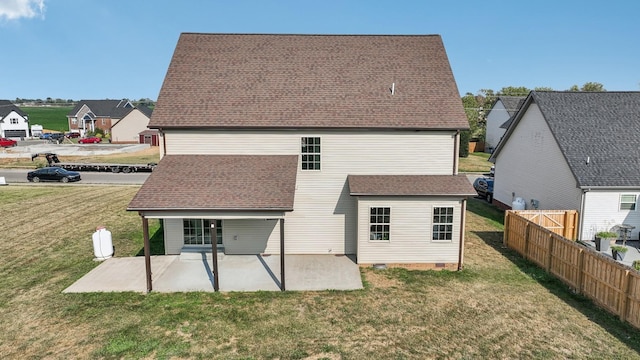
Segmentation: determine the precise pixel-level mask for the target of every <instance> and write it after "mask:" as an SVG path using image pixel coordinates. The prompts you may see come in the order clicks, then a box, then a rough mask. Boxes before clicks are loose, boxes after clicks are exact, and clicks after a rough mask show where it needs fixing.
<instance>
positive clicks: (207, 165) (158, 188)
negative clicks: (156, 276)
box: [127, 155, 298, 292]
mask: <svg viewBox="0 0 640 360" xmlns="http://www.w3.org/2000/svg"><path fill="white" fill-rule="evenodd" d="M297 164H298V157H297V156H295V155H272V156H261V155H166V156H165V157H163V158H162V160H161V161H160V163H159V164H158V166H157V167H156V168H155V169H154V171H153V173H152V174H151V175H150V176H149V178H148V179H147V181H146V182H145V183H144V184H143V185H142V187H141V188H140V190H139V191H138V193H137V194H136V195H135V196H134V198H133V199H132V200H131V202H130V203H129V206H128V208H127V210H128V211H137V212H138V214H139V215H140V217H141V218H142V229H143V237H144V254H145V255H144V256H145V269H146V279H147V292H150V291H152V290H153V283H152V274H151V252H150V240H149V219H150V218H157V219H167V218H185V217H194V216H197V217H199V218H205V219H216V220H222V219H273V220H279V222H280V254H281V256H280V273H281V274H280V276H281V279H280V289H281V290H282V291H284V290H286V285H285V256H284V254H285V227H284V225H285V224H284V220H285V219H284V218H285V214H286V212H290V211H293V201H294V196H295V184H296V174H297ZM179 175H183V176H182V177H180V178H179V179H176V177H177V176H179ZM213 226H214V225H213V224H212V227H213ZM211 248H212V249H211V250H212V259H213V269H212V270H213V274H214V290H215V291H218V290H219V274H220V272H219V271H218V263H217V246H216V244H215V242H212V246H211Z"/></svg>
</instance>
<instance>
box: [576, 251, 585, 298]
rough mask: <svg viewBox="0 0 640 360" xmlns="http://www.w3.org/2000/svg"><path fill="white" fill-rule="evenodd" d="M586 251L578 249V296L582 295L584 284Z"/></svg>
mask: <svg viewBox="0 0 640 360" xmlns="http://www.w3.org/2000/svg"><path fill="white" fill-rule="evenodd" d="M583 274H584V249H578V280H577V284H576V285H577V289H576V291H577V292H578V294H582V289H583V287H582V282H583V281H584V275H583Z"/></svg>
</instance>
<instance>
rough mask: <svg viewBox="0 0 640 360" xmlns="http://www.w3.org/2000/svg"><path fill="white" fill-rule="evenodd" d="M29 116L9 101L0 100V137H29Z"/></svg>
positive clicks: (18, 138)
mask: <svg viewBox="0 0 640 360" xmlns="http://www.w3.org/2000/svg"><path fill="white" fill-rule="evenodd" d="M29 136H30V135H29V116H28V115H27V114H26V113H25V112H24V111H22V110H20V108H19V107H17V106H16V105H14V104H13V103H12V102H11V101H9V100H0V137H4V138H13V139H17V140H20V139H24V138H27V137H29Z"/></svg>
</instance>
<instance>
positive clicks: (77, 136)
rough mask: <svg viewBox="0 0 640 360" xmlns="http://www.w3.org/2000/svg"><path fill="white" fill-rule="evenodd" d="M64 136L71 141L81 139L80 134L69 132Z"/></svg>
mask: <svg viewBox="0 0 640 360" xmlns="http://www.w3.org/2000/svg"><path fill="white" fill-rule="evenodd" d="M64 136H66V137H67V138H69V139H73V138H79V137H80V133H78V132H68V133H66V134H64Z"/></svg>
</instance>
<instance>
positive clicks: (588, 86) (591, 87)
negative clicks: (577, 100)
mask: <svg viewBox="0 0 640 360" xmlns="http://www.w3.org/2000/svg"><path fill="white" fill-rule="evenodd" d="M569 91H591V92H596V91H607V90H606V89H605V88H604V85H602V84H600V83H599V82H586V83H584V85H582V87H581V88H578V85H573V86H571V87H570V88H569Z"/></svg>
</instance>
